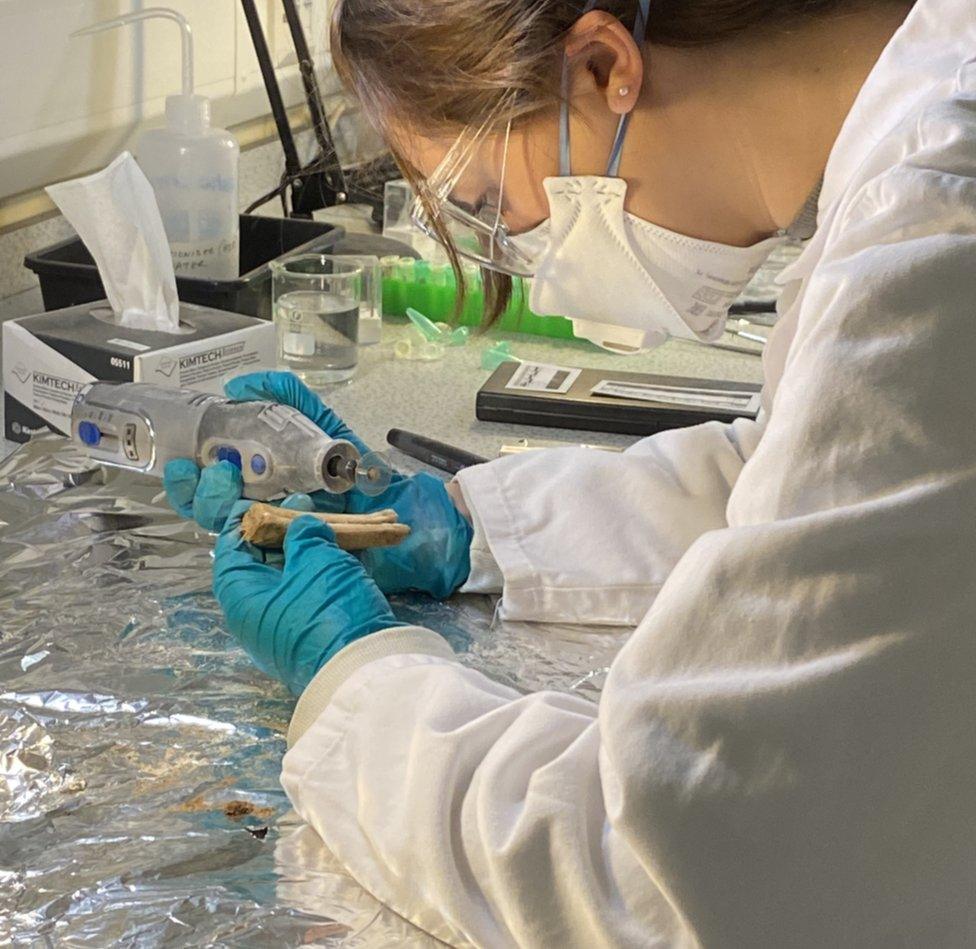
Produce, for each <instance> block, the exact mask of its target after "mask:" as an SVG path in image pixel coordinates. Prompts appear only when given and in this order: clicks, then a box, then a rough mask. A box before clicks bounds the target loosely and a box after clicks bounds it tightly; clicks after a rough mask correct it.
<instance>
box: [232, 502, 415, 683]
mask: <svg viewBox="0 0 976 949" xmlns="http://www.w3.org/2000/svg"><path fill="white" fill-rule="evenodd" d="M249 506H250V504H249V502H241V503H239V504H238V505H236V506H235V508H234V510H233V512H232V514H231V516H230V518H229V519H228V521H227V525H226V527H225V528H224V531H223V533H222V534H221V535H220V538H219V539H218V541H217V546H216V549H215V551H214V584H213V588H214V594H215V596H216V597H217V600H218V601H219V603H220V605H221V607H222V608H223V611H224V616H225V617H226V619H227V627H228V629H230V631H231V632H232V633H233V634H234V636H235V637H236V639H237V640H238V642H240V644H241V645H242V646H243V647H244V648H245V649H246V650H247V652H248V654H249V655H250V656H251V658H252V659H253V660H254V662H255V663H256V664H257V666H258V668H260V669H262V670H263V671H264V672H266V673H268V674H269V675H271V676H274V677H275V678H276V679H280V680H281V681H282V682H284V683H285V685H287V686H288V688H289V689H290V690H291V691H292V692H293V693H295V694H296V695H298V694H299V693H301V692H302V691H303V690H304V688H305V687H306V686H307V685H308V683H309V682H310V681H311V680H312V678H313V676H314V675H315V673H316V672H318V671H319V669H321V668H322V666H324V665H325V663H326V662H328V660H329V659H331V658H332V656H334V655H335V654H336V653H337V652H339V650H340V649H342V648H343V647H344V646H347V645H349V643H351V642H354V641H355V640H357V639H361V638H363V637H364V636H368V635H369V634H371V633H375V632H379V631H380V630H383V629H392V628H394V627H396V626H402V625H403V624H402V623H400V622H398V620H397V619H396V617H395V616H394V615H393V612H392V611H391V610H390V605H389V604H388V603H387V601H386V598H385V597H384V596H383V594H382V593H381V592H380V589H379V587H377V586H376V584H375V583H374V582H373V581H372V580H371V579H370V578H369V577H368V576H367V575H366V571H365V569H364V568H363V565H362V564H361V563H360V562H359V561H358V560H357V559H356V558H355V557H353V556H352V555H351V554H348V553H346V552H345V551H342V550H340V549H339V548H338V547H337V546H336V544H335V534H334V533H333V531H332V528H331V527H329V526H328V524H324V523H322V522H321V521H319V520H318V519H317V518H312V517H300V518H298V519H297V520H295V521H293V522H292V523H291V525H290V526H289V528H288V532H287V534H286V535H285V543H284V555H285V561H284V564H283V565H282V566H272V565H269V564H266V563H264V562H263V560H262V554H261V552H260V551H259V550H257V549H256V548H254V547H252V546H251V545H250V544H248V543H247V542H246V541H244V540H243V538H242V537H241V535H240V521H241V517H242V516H243V514H244V512H245V511H246V510H247V509H248V507H249Z"/></svg>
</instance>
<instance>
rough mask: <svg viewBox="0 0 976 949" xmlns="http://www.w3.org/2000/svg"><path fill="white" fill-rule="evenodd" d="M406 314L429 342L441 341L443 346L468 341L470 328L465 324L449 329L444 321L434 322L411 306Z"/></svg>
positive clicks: (460, 344)
mask: <svg viewBox="0 0 976 949" xmlns="http://www.w3.org/2000/svg"><path fill="white" fill-rule="evenodd" d="M407 316H409V317H410V322H411V323H413V325H414V326H415V327H416V328H417V332H418V333H420V335H421V336H423V337H424V339H426V340H428V341H429V342H432V343H443V344H444V345H445V346H464V345H465V343H467V341H468V336H469V335H470V330H469V329H468V328H467V327H466V326H458V327H457V328H455V329H451V327H450V326H448V325H447V324H446V323H434V322H433V321H432V320H430V319H428V318H427V317H426V316H424V314H423V313H421V312H420V311H419V310H415V309H414V308H413V307H407Z"/></svg>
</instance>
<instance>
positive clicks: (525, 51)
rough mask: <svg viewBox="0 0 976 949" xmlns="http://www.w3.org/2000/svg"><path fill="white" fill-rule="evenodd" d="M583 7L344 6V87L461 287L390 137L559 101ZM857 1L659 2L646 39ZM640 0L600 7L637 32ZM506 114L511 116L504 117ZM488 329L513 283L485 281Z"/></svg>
mask: <svg viewBox="0 0 976 949" xmlns="http://www.w3.org/2000/svg"><path fill="white" fill-rule="evenodd" d="M585 5H586V3H585V0H337V2H336V7H335V10H334V13H333V18H332V53H333V57H334V62H335V65H336V68H337V70H338V72H339V76H340V78H341V79H342V80H343V82H344V83H345V84H346V85H347V86H348V87H349V88H350V89H351V90H352V91H353V92H354V93H355V94H356V95H357V97H358V98H359V99H360V100H361V102H362V103H363V106H364V108H365V110H366V112H367V114H368V115H369V116H370V118H371V119H372V120H373V121H374V122H375V123H376V124H377V126H378V127H379V128H380V129H381V130H382V131H384V132H385V133H386V135H387V138H388V140H389V141H390V145H391V147H392V149H393V154H394V157H395V158H396V159H397V162H398V164H399V165H400V168H401V170H402V171H403V174H404V177H406V178H407V180H408V181H409V182H410V183H411V185H412V186H413V187H414V190H415V191H416V192H417V193H418V194H419V195H420V198H421V201H423V202H424V204H425V207H426V209H427V212H428V216H429V217H430V219H431V222H432V224H433V226H434V229H435V230H436V232H437V234H438V237H439V238H440V240H441V242H442V243H443V244H444V246H445V247H446V249H447V252H448V255H449V257H450V259H451V264H452V266H453V268H454V271H455V275H456V277H457V280H458V287H459V291H460V292H459V294H458V305H459V306H460V301H461V294H462V293H463V290H464V286H463V277H462V273H461V268H460V261H459V259H458V255H457V252H456V250H455V248H454V246H453V244H452V242H451V240H450V236H449V235H448V234H447V232H446V229H445V228H444V227H443V226H442V225H441V223H440V221H439V218H438V216H437V211H436V207H435V206H434V203H433V202H432V201H431V199H430V196H429V195H428V194H427V192H426V190H425V189H424V186H423V185H424V182H423V179H422V176H421V175H420V174H419V173H418V171H417V170H416V169H415V168H413V167H411V165H410V163H409V162H407V161H406V160H405V158H404V156H403V154H402V152H401V150H400V149H399V148H398V145H397V142H396V140H395V137H394V136H393V135H392V129H391V127H390V125H391V119H393V118H394V117H395V119H396V124H397V126H398V127H400V128H404V127H409V128H422V129H423V130H424V134H425V136H427V137H435V136H438V135H443V136H445V137H448V136H451V135H456V134H458V133H459V132H460V131H461V130H462V129H466V128H473V127H479V126H481V125H482V124H483V123H485V122H486V121H489V122H490V125H491V127H493V129H496V130H499V129H503V128H504V127H505V124H506V123H507V122H508V121H509V120H510V119H512V120H514V121H516V122H517V121H518V120H519V119H520V118H526V117H528V116H531V115H535V114H538V113H540V112H542V111H544V110H546V109H548V108H551V107H553V106H554V105H555V104H556V103H558V101H559V67H560V64H561V62H562V50H563V42H564V40H565V37H566V35H567V33H568V31H569V30H570V29H571V27H572V26H573V24H574V23H575V22H576V21H577V20H578V19H579V18H580V16H581V15H582V12H583V9H584V8H585ZM850 6H851V3H850V2H849V0H652V3H651V9H650V17H649V20H648V24H647V35H646V38H647V40H648V41H649V42H652V43H657V44H660V45H667V46H704V45H709V44H713V43H717V42H720V41H722V40H725V39H728V38H730V37H733V36H736V35H737V34H740V33H744V32H746V31H748V30H752V29H759V28H767V29H768V28H769V25H770V24H771V23H772V24H775V25H776V26H778V27H782V26H783V25H784V24H790V23H792V22H794V21H796V20H800V19H804V18H806V17H811V16H818V15H822V14H825V13H829V12H832V11H834V10H835V9H839V8H842V7H845V8H849V7H850ZM637 7H638V3H637V0H602V2H600V3H598V4H597V5H596V8H597V9H600V10H604V11H606V12H609V13H612V14H614V15H615V16H618V17H620V18H621V20H623V21H624V22H626V23H627V25H628V26H630V25H632V24H633V21H634V17H635V15H636V12H637ZM503 106H504V108H503ZM484 277H485V300H486V311H487V314H488V322H491V321H492V320H494V319H495V318H497V316H498V315H499V314H500V313H501V312H502V310H503V309H504V307H505V305H506V303H507V302H508V299H509V297H510V295H511V280H510V279H509V278H507V277H504V276H501V275H499V274H496V273H492V272H489V271H485V272H484Z"/></svg>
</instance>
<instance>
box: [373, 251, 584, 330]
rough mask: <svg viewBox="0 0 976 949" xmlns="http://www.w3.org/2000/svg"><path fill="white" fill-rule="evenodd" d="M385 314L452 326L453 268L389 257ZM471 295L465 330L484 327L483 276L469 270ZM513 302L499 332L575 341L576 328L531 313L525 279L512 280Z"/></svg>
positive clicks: (465, 311) (564, 321)
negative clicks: (412, 314)
mask: <svg viewBox="0 0 976 949" xmlns="http://www.w3.org/2000/svg"><path fill="white" fill-rule="evenodd" d="M380 266H381V268H382V273H383V315H384V316H392V317H403V318H406V315H407V308H408V307H413V309H415V310H419V311H420V312H421V313H423V314H424V316H427V317H429V318H430V319H432V320H434V321H436V322H452V321H453V317H454V302H455V299H456V297H457V282H456V281H455V279H454V272H453V271H452V270H451V267H450V265H449V264H434V263H431V262H430V261H427V260H415V259H414V258H412V257H384V258H382V259H381V260H380ZM464 276H465V281H466V283H467V293H466V295H465V298H464V305H463V306H462V308H461V313H460V316H459V318H458V321H457V322H458V323H459V324H460V325H461V326H480V325H481V322H482V319H483V317H484V309H485V295H484V290H483V289H482V283H481V271H480V270H479V269H478V268H477V267H475V266H466V267H465V271H464ZM513 284H514V287H513V293H512V299H511V302H510V303H509V304H508V306H507V307H506V308H505V311H504V313H503V314H502V316H501V318H500V319H499V321H498V322H497V323H496V324H495V325H496V326H497V327H498V328H499V329H501V330H503V331H505V332H509V333H531V334H532V335H534V336H548V337H550V338H552V339H574V338H575V337H574V336H573V324H572V323H571V322H570V321H569V320H567V319H566V318H565V317H562V316H539V315H538V314H536V313H533V312H532V311H531V310H530V309H529V305H528V301H527V300H526V294H525V287H524V284H523V282H522V281H521V280H518V279H516V280H514V281H513Z"/></svg>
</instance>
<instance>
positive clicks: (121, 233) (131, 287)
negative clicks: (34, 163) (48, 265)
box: [47, 152, 180, 333]
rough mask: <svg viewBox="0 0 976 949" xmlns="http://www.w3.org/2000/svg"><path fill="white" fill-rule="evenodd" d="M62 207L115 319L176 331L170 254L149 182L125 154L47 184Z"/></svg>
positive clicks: (176, 305)
mask: <svg viewBox="0 0 976 949" xmlns="http://www.w3.org/2000/svg"><path fill="white" fill-rule="evenodd" d="M47 193H48V194H49V195H50V196H51V200H52V201H54V203H55V204H56V205H57V206H58V207H59V208H60V209H61V212H62V213H63V214H64V216H65V217H66V218H67V219H68V222H69V223H70V224H71V225H72V227H74V229H75V230H76V231H77V232H78V236H79V237H80V238H81V239H82V240H83V241H84V242H85V246H86V247H87V248H88V250H89V251H90V252H91V255H92V257H94V258H95V263H96V264H97V265H98V272H99V275H100V276H101V278H102V283H103V284H104V285H105V293H106V295H107V296H108V300H109V303H111V305H112V309H113V310H114V311H115V315H116V317H117V318H118V321H119V323H120V324H121V325H122V326H127V327H130V328H132V329H143V330H156V331H157V332H162V333H176V332H178V331H179V325H180V301H179V298H178V297H177V295H176V276H175V274H174V272H173V258H172V256H171V254H170V248H169V242H168V241H167V239H166V230H165V228H164V227H163V219H162V218H161V217H160V214H159V207H158V206H157V205H156V195H155V193H154V192H153V189H152V185H151V184H149V181H148V180H147V179H146V176H145V175H144V174H143V173H142V169H141V168H140V167H139V166H138V165H137V164H136V162H135V159H134V158H133V157H132V155H130V154H129V153H128V152H123V153H122V154H121V155H119V157H118V158H116V159H115V161H113V162H112V164H111V165H109V166H108V167H107V168H105V169H104V170H103V171H99V172H97V173H96V174H94V175H89V176H88V177H87V178H76V179H75V180H74V181H65V182H62V183H61V184H57V185H51V186H50V187H49V188H48V189H47Z"/></svg>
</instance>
